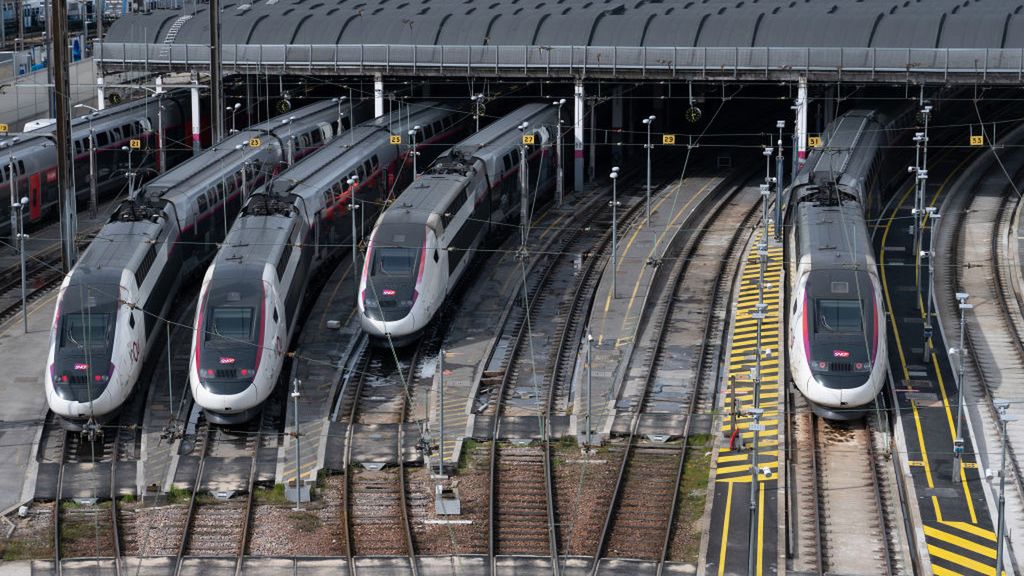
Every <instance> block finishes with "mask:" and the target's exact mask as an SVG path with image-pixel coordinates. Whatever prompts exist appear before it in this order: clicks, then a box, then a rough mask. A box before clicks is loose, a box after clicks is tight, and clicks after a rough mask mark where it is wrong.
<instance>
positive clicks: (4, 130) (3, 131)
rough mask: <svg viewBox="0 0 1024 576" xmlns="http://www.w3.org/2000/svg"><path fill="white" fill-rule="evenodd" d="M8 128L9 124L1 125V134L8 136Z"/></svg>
mask: <svg viewBox="0 0 1024 576" xmlns="http://www.w3.org/2000/svg"><path fill="white" fill-rule="evenodd" d="M7 128H8V126H7V124H0V134H4V135H6V134H7Z"/></svg>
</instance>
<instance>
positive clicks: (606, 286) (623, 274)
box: [573, 177, 721, 442]
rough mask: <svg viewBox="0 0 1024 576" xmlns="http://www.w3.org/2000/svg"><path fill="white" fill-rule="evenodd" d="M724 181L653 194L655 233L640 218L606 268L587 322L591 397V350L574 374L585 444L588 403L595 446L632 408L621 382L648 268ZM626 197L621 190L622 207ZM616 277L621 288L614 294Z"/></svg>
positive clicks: (691, 182)
mask: <svg viewBox="0 0 1024 576" xmlns="http://www.w3.org/2000/svg"><path fill="white" fill-rule="evenodd" d="M720 181H721V177H694V178H687V179H686V180H684V181H683V182H681V183H674V184H671V185H669V186H666V187H664V188H662V189H660V190H658V191H656V193H653V194H652V197H651V225H650V228H648V227H647V225H646V221H645V219H644V218H643V217H640V218H637V219H634V220H633V222H632V223H631V225H630V226H629V227H628V228H627V229H625V230H620V231H619V234H618V236H619V239H618V254H617V256H616V264H615V265H614V266H612V265H611V263H610V262H609V265H608V266H606V267H605V270H604V273H603V275H602V276H601V281H600V284H599V286H598V288H597V292H596V294H595V297H594V305H593V308H591V311H590V318H589V320H588V324H589V327H590V328H589V329H590V334H591V335H593V337H594V342H593V347H592V352H591V353H592V364H593V375H592V376H591V377H590V382H589V385H590V398H587V390H588V375H587V370H586V368H585V361H586V347H581V349H580V352H579V354H578V356H577V360H576V370H575V372H574V374H573V391H574V394H575V397H574V405H575V406H579V407H580V408H579V409H578V410H575V411H574V412H575V414H577V422H578V426H577V431H576V433H577V435H578V436H580V441H582V440H583V436H584V434H585V431H584V430H582V428H581V426H582V422H580V420H579V418H580V415H582V414H584V413H585V411H586V406H587V405H588V400H589V404H590V406H591V410H592V412H591V422H592V428H593V432H594V434H595V438H594V440H595V442H597V441H600V439H601V438H603V437H607V436H608V435H609V434H611V433H612V432H613V431H614V429H615V428H616V415H617V414H618V412H619V411H620V410H623V409H626V408H629V406H628V405H621V406H620V405H617V402H616V399H617V398H619V397H620V395H621V394H622V393H623V391H622V390H620V389H619V388H618V383H619V382H622V381H624V380H625V378H624V375H623V374H622V371H623V370H625V369H626V361H627V359H628V358H629V354H630V350H631V348H632V346H633V344H634V340H635V338H636V336H637V333H638V330H639V328H640V319H641V312H642V310H643V308H644V300H645V299H646V298H647V293H648V290H649V289H650V287H651V281H652V279H653V278H654V273H655V270H656V268H655V267H654V266H650V265H649V264H648V263H649V262H650V261H651V260H652V259H655V260H656V259H660V258H661V257H662V255H664V253H665V250H666V249H667V248H668V245H669V242H670V241H671V239H672V238H673V237H674V236H675V234H676V233H677V232H678V231H679V230H680V229H681V227H682V226H683V225H684V224H685V223H686V222H687V220H688V217H689V216H690V214H692V213H693V211H694V210H695V209H696V206H697V204H698V202H699V199H700V198H701V197H703V195H704V194H705V193H707V192H708V191H709V190H711V189H713V188H714V187H715V185H716V184H717V183H719V182H720ZM627 193H628V192H624V191H622V190H620V191H619V201H620V202H623V201H624V198H623V196H624V194H627ZM641 210H642V209H641ZM613 275H615V282H616V284H617V286H616V288H617V290H616V291H615V293H614V294H613V293H612V276H613ZM620 424H621V423H620ZM619 428H620V429H621V428H622V426H621V425H620V426H619Z"/></svg>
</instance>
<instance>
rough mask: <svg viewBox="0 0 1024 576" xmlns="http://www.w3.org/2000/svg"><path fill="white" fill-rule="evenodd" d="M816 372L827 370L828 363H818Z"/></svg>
mask: <svg viewBox="0 0 1024 576" xmlns="http://www.w3.org/2000/svg"><path fill="white" fill-rule="evenodd" d="M818 370H828V362H818Z"/></svg>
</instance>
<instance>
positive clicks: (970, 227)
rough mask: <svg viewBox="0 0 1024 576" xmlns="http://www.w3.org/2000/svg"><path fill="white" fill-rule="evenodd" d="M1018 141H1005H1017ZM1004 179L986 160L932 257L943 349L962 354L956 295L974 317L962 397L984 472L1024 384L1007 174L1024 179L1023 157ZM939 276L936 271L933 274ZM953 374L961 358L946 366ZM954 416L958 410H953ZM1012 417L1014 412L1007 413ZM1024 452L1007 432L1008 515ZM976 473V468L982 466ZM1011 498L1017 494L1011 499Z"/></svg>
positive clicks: (1017, 431) (1023, 299)
mask: <svg viewBox="0 0 1024 576" xmlns="http://www.w3.org/2000/svg"><path fill="white" fill-rule="evenodd" d="M1020 137H1021V136H1020V135H1019V131H1018V135H1016V136H1007V141H1010V139H1011V138H1012V139H1015V140H1017V141H1019V140H1020ZM1001 158H1002V162H1003V164H1004V166H1005V170H1006V172H1004V169H1003V168H1001V167H1000V166H999V165H997V164H995V163H994V161H993V160H991V156H990V155H988V154H986V155H985V156H984V158H983V159H982V160H980V161H987V162H988V166H987V168H985V170H984V171H983V173H981V174H978V175H977V177H976V178H975V179H974V181H973V183H972V184H971V185H970V186H969V187H964V188H962V189H960V190H959V191H958V193H957V194H956V195H955V196H954V197H952V198H950V199H948V200H947V201H946V202H945V204H944V205H943V208H942V211H943V217H942V218H941V221H940V224H939V228H938V236H937V239H936V252H937V253H939V254H952V255H953V257H952V259H951V261H947V262H943V260H942V259H938V260H937V267H938V268H945V273H944V274H942V276H943V277H944V279H945V282H944V283H940V282H939V281H938V280H937V281H936V296H935V302H936V306H937V310H938V313H939V314H940V317H942V322H943V324H944V325H945V326H947V328H946V335H947V336H948V338H947V342H946V343H947V345H948V346H950V347H956V346H959V343H958V342H957V340H956V338H957V332H950V329H953V330H956V328H955V327H956V326H957V323H958V322H959V314H960V311H959V310H958V308H957V304H958V303H957V301H956V299H955V294H954V293H955V292H966V293H968V294H969V295H970V298H969V301H968V302H969V303H970V304H972V305H973V309H972V310H970V311H969V312H968V313H967V314H966V319H967V322H966V330H965V333H964V347H965V348H966V349H967V355H966V361H965V377H964V378H963V379H962V380H961V381H960V385H963V386H965V397H966V398H968V399H969V400H968V402H970V399H973V400H975V401H977V402H978V403H979V405H980V409H981V410H982V426H983V428H982V429H981V430H977V431H976V432H975V433H977V434H984V435H985V436H986V438H987V439H988V441H989V442H990V443H991V444H990V448H989V454H990V460H989V466H995V465H997V462H996V461H995V459H996V458H997V456H995V454H996V453H997V452H998V451H999V446H1000V444H1001V440H1000V433H999V429H998V422H999V414H998V411H997V409H996V407H995V405H994V403H993V400H994V399H995V398H997V397H1000V396H1004V397H1007V396H1008V397H1009V398H1010V399H1012V398H1014V397H1015V394H1016V392H1015V391H1014V390H1015V389H1014V384H1013V383H1015V382H1019V381H1020V378H1022V377H1024V341H1022V338H1024V293H1022V292H1021V290H1022V288H1021V286H1020V284H1019V283H1020V272H1019V270H1020V263H1019V261H1018V260H1017V258H1018V257H1019V254H1018V249H1017V246H1016V244H1017V242H1018V239H1017V231H1016V225H1017V222H1018V220H1019V218H1020V210H1021V204H1020V202H1019V199H1018V197H1017V194H1016V193H1015V191H1014V188H1013V186H1012V185H1011V182H1010V179H1008V178H1007V174H1010V175H1012V177H1013V180H1014V181H1016V182H1019V181H1020V178H1021V176H1022V175H1024V153H1021V152H1020V151H1018V150H1016V149H1011V150H1010V151H1009V152H1006V153H1002V154H1001ZM936 275H937V276H939V271H937V272H936ZM951 363H952V368H953V371H954V372H956V371H957V369H958V366H957V363H958V358H957V357H955V356H954V357H952V358H951ZM954 410H955V406H954ZM1011 410H1012V408H1011ZM1021 446H1024V428H1022V427H1021V426H1019V423H1016V422H1015V423H1011V424H1010V425H1009V426H1008V427H1007V445H1006V449H1007V467H1008V468H1009V473H1008V476H1009V478H1008V480H1009V482H1008V486H1010V487H1011V489H1010V490H1008V491H1007V500H1008V505H1007V507H1008V509H1010V510H1012V509H1014V508H1018V507H1019V506H1020V505H1021V502H1022V501H1024V477H1022V470H1021V467H1020V462H1019V460H1018V457H1017V453H1018V451H1019V450H1020V449H1021ZM979 465H980V464H979ZM1014 493H1015V494H1014Z"/></svg>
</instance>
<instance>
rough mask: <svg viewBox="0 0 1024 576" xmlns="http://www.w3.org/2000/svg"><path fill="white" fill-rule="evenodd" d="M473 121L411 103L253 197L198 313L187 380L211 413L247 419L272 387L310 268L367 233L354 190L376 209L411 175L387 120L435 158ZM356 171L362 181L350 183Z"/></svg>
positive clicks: (212, 272) (228, 419) (221, 418)
mask: <svg viewBox="0 0 1024 576" xmlns="http://www.w3.org/2000/svg"><path fill="white" fill-rule="evenodd" d="M470 124H471V123H470V122H467V121H466V115H465V114H464V113H463V112H461V111H458V110H451V109H443V108H442V107H440V105H439V104H438V103H436V102H424V103H420V104H416V105H413V106H411V108H410V110H408V111H403V112H402V113H397V112H396V113H394V114H392V117H391V119H390V121H389V119H388V118H387V117H380V118H377V119H375V120H371V121H369V122H365V123H363V124H360V125H359V126H356V127H355V128H353V129H352V130H350V131H349V132H347V133H345V134H343V135H341V136H340V137H339V138H336V139H335V140H334V141H333V142H331V143H330V144H328V145H326V146H325V147H324V148H323V149H321V150H319V151H317V152H315V153H314V154H312V155H310V157H309V158H308V159H306V161H304V162H303V163H302V164H299V165H297V166H296V167H294V168H291V169H289V170H286V171H284V172H282V173H281V174H280V175H279V176H278V177H277V178H275V179H274V180H273V182H271V183H270V184H268V185H267V186H264V187H263V188H261V189H260V190H259V191H257V192H256V193H254V194H253V195H252V196H251V197H250V198H249V201H248V202H247V203H246V205H245V207H244V208H243V209H242V214H241V215H240V216H239V217H238V220H237V221H235V224H234V226H232V228H231V231H230V232H229V233H228V237H227V239H226V240H225V241H224V246H223V247H222V248H221V249H220V251H219V252H218V253H217V257H216V258H215V259H214V262H213V264H211V265H210V267H209V268H208V269H207V270H206V276H205V278H204V279H203V284H202V289H201V291H200V293H199V305H198V307H197V311H196V318H195V321H194V323H193V325H194V326H195V330H194V331H193V336H192V348H191V350H192V354H191V358H190V360H189V384H190V385H191V387H192V397H193V398H194V399H195V402H196V404H197V405H199V406H201V407H202V408H203V409H204V410H205V414H206V419H207V421H208V422H212V423H214V424H221V425H231V424H238V423H242V422H245V421H247V420H249V419H251V418H252V417H254V416H255V415H256V414H258V413H259V411H260V407H261V406H262V404H263V402H264V401H265V400H266V399H267V397H268V396H270V394H271V392H272V391H273V390H274V388H275V385H276V383H277V380H278V377H279V376H280V374H281V368H282V365H283V363H284V353H285V351H286V350H287V347H288V345H289V342H290V340H291V338H292V335H293V333H294V331H295V328H296V326H297V325H298V323H299V322H298V318H299V316H300V310H301V309H302V304H303V300H304V297H305V295H306V291H307V289H308V286H309V281H310V278H311V277H312V276H313V275H314V274H316V273H317V272H318V271H319V270H320V269H322V268H323V267H325V266H326V265H329V264H328V263H330V262H332V261H334V258H335V257H336V256H338V255H339V254H340V253H341V252H342V251H343V250H346V249H347V247H348V246H349V245H350V242H351V240H352V234H353V233H355V234H356V235H357V237H359V236H361V233H360V231H359V230H357V229H355V227H356V225H357V224H353V222H352V218H351V215H350V211H349V204H350V203H351V199H352V195H353V194H355V196H356V201H357V202H359V203H360V204H361V207H362V209H363V210H369V211H370V213H369V214H366V215H360V216H368V217H370V218H373V217H374V216H375V215H376V212H377V208H376V207H377V206H379V205H381V202H382V200H383V199H385V198H386V197H387V196H388V192H389V191H390V190H393V189H394V188H395V187H398V186H402V185H404V184H406V183H408V182H410V181H411V180H412V178H411V177H412V166H411V162H410V161H409V160H408V152H409V148H408V147H407V146H405V145H394V144H390V143H389V138H388V136H389V134H390V133H391V132H390V131H389V126H390V127H391V130H392V131H397V133H398V134H406V133H407V132H408V130H409V129H410V128H412V127H413V126H420V127H421V130H422V131H423V134H422V140H420V141H419V143H418V145H417V147H418V148H419V149H420V150H421V154H423V155H424V156H426V160H427V161H429V160H430V159H431V158H430V157H429V155H430V154H431V153H432V151H433V150H437V151H440V150H444V148H443V147H442V146H439V145H440V144H442V143H444V142H451V141H452V140H454V139H456V138H457V136H456V135H457V134H459V133H460V132H464V131H466V129H467V128H468V127H469V126H470ZM433 154H434V155H436V152H433ZM422 157H423V156H421V158H422ZM352 175H356V176H358V181H359V184H357V185H354V186H349V185H348V184H347V183H346V182H347V180H348V179H349V178H350V176H352ZM399 189H400V188H399ZM360 220H361V218H360ZM371 221H372V220H371ZM358 225H359V226H360V227H361V224H358Z"/></svg>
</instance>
